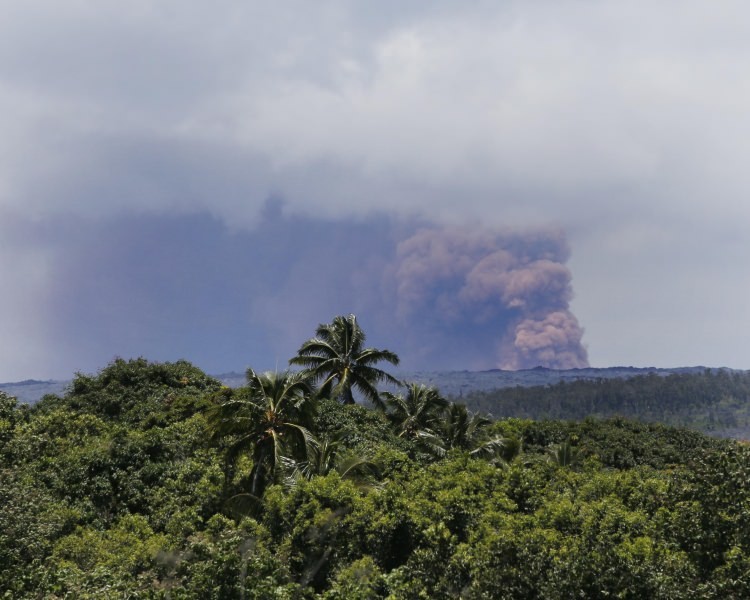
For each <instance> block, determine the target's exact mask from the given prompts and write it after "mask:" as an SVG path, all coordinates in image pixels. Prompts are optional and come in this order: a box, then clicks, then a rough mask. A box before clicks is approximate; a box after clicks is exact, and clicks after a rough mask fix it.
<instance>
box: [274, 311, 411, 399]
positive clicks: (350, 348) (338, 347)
mask: <svg viewBox="0 0 750 600" xmlns="http://www.w3.org/2000/svg"><path fill="white" fill-rule="evenodd" d="M364 344H365V333H364V331H362V328H361V327H360V326H359V324H358V323H357V317H355V316H354V315H349V316H347V317H344V316H338V317H335V318H334V319H333V322H331V323H328V324H321V325H319V326H318V329H317V330H316V332H315V337H314V338H312V339H310V340H308V341H306V342H305V343H304V344H302V346H301V347H300V349H299V350H298V351H297V356H295V357H294V358H292V359H291V360H290V361H289V363H290V364H292V365H300V366H302V367H304V371H303V373H305V374H306V375H307V376H308V377H310V379H311V380H312V381H314V382H318V381H321V380H322V383H321V384H320V395H321V396H327V397H330V398H338V399H339V400H340V401H341V403H342V404H354V396H353V394H352V389H353V388H354V389H357V390H358V391H359V392H360V393H361V394H362V395H363V396H364V397H365V398H366V399H367V400H369V401H370V402H372V403H373V404H375V405H376V406H380V407H382V404H381V401H380V396H379V395H378V391H377V389H376V388H375V385H376V384H378V383H380V382H383V381H387V382H389V383H392V384H395V385H398V384H399V383H400V382H399V381H398V380H397V379H396V378H395V377H392V376H391V375H389V374H388V373H386V372H385V371H382V370H380V369H378V368H376V367H375V366H374V365H376V364H377V363H380V362H383V361H385V362H389V363H391V364H392V365H398V363H399V358H398V356H397V355H396V354H394V353H393V352H391V351H390V350H378V349H377V348H365V347H364Z"/></svg>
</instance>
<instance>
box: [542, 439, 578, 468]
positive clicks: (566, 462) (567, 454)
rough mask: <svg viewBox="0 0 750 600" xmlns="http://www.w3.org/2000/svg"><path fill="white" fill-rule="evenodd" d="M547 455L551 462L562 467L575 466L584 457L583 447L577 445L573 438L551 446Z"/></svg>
mask: <svg viewBox="0 0 750 600" xmlns="http://www.w3.org/2000/svg"><path fill="white" fill-rule="evenodd" d="M546 456H547V460H548V461H549V462H551V463H552V464H555V465H557V466H560V467H575V466H577V465H578V464H579V463H580V462H581V460H582V458H583V455H582V454H581V449H580V448H579V447H578V446H575V445H574V444H573V440H571V439H567V440H565V441H564V442H562V443H561V444H554V445H551V446H549V447H548V448H547V452H546Z"/></svg>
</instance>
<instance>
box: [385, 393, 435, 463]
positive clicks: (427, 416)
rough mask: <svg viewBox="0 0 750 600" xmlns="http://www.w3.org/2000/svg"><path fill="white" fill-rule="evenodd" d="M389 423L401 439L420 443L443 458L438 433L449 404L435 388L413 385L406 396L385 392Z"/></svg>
mask: <svg viewBox="0 0 750 600" xmlns="http://www.w3.org/2000/svg"><path fill="white" fill-rule="evenodd" d="M383 398H384V399H385V405H386V406H387V408H388V419H389V420H390V421H391V423H392V424H393V426H394V427H395V429H396V433H397V434H398V436H399V437H404V438H408V439H411V440H415V441H419V442H421V443H422V445H425V446H427V447H428V448H429V449H430V450H431V451H432V452H433V453H435V454H438V455H440V454H444V453H445V446H444V444H443V442H442V440H441V439H440V436H439V430H440V422H441V419H442V416H443V412H444V411H445V409H446V408H447V407H448V401H447V400H446V399H445V398H443V397H442V396H441V395H440V392H439V391H438V389H437V388H435V387H428V386H426V385H424V384H419V383H410V384H408V385H407V388H406V395H405V396H404V395H402V394H392V393H391V392H383Z"/></svg>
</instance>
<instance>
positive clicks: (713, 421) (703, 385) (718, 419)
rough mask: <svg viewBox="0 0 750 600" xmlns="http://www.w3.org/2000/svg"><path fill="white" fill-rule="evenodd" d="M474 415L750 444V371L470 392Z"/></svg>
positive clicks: (469, 403)
mask: <svg viewBox="0 0 750 600" xmlns="http://www.w3.org/2000/svg"><path fill="white" fill-rule="evenodd" d="M461 401H462V402H464V403H465V404H466V406H467V407H468V408H470V409H471V410H474V411H477V412H482V413H490V414H493V415H497V416H503V417H520V418H527V419H575V420H581V419H584V418H586V417H589V416H594V417H612V416H621V417H626V418H628V419H637V420H640V421H645V422H658V423H666V424H670V425H678V426H681V427H692V428H695V429H699V430H701V431H705V432H710V433H719V434H729V435H733V436H734V437H748V438H750V371H730V370H727V369H707V370H706V371H704V372H702V373H685V374H680V373H675V374H671V375H667V376H660V375H656V374H649V375H642V376H637V377H631V378H628V379H599V380H594V381H591V380H580V381H572V382H565V381H563V382H560V383H556V384H553V385H546V386H534V387H520V386H519V387H513V388H502V389H496V390H491V391H476V392H470V393H468V394H466V395H465V396H463V397H462V398H461Z"/></svg>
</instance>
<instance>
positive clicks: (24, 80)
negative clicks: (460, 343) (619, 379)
mask: <svg viewBox="0 0 750 600" xmlns="http://www.w3.org/2000/svg"><path fill="white" fill-rule="evenodd" d="M749 24H750V9H748V7H747V5H746V4H745V3H741V2H736V1H733V0H726V1H721V2H719V4H711V5H708V4H706V3H704V2H692V1H688V2H685V1H680V2H677V1H676V0H669V1H667V2H662V3H653V2H645V1H644V0H634V1H633V2H628V3H623V2H615V1H614V0H604V1H602V2H598V3H596V4H586V5H585V6H584V5H582V4H581V3H579V2H574V1H565V0H563V1H555V2H552V1H548V0H544V1H542V2H534V3H529V2H520V1H510V2H502V3H491V2H470V3H454V2H433V3H430V4H429V5H427V4H424V3H409V4H408V6H407V5H406V4H405V3H403V2H401V3H398V2H390V1H388V2H380V3H378V6H377V9H373V8H368V7H366V6H361V5H355V4H353V3H350V2H344V1H340V0H331V1H326V2H322V3H316V4H315V5H314V6H313V5H311V4H309V3H303V2H292V3H291V4H290V3H285V4H283V5H281V4H274V5H271V4H266V5H261V4H259V3H254V2H249V3H248V2H242V3H241V2H236V1H234V0H221V1H219V2H216V3H212V4H211V6H208V5H206V6H205V7H204V6H199V5H197V4H195V5H191V6H190V7H189V9H188V8H186V7H185V5H184V3H177V2H173V1H168V2H163V3H160V4H159V6H154V5H153V3H149V2H142V1H136V2H130V3H128V4H127V5H124V4H122V3H115V2H108V1H106V0H105V1H103V2H98V3H96V4H91V3H77V4H74V5H70V4H66V5H65V6H64V7H63V6H61V5H60V4H59V3H55V2H52V1H50V0H41V1H39V2H34V3H28V2H20V1H14V0H11V1H9V2H4V3H2V6H0V130H2V131H3V136H2V138H0V248H1V249H2V252H3V256H1V257H0V269H2V271H0V275H1V276H2V280H3V281H4V282H8V281H10V282H12V284H11V285H12V288H13V290H14V293H13V295H7V296H6V297H5V298H2V299H0V332H2V333H3V339H5V340H9V341H8V342H7V344H8V346H10V347H13V348H19V347H21V346H23V348H24V350H23V351H20V352H19V351H17V350H6V351H5V352H6V354H5V355H3V354H0V359H2V360H5V361H6V362H5V364H6V365H8V366H7V369H8V370H9V372H14V373H15V372H18V373H24V374H26V375H29V376H33V375H38V372H36V371H35V368H34V362H35V361H36V362H39V361H43V362H45V363H47V364H56V363H54V361H55V360H57V358H56V357H55V356H54V355H51V354H54V353H51V351H49V350H48V344H47V342H46V340H47V337H46V335H47V334H46V332H47V331H48V328H47V323H48V321H56V316H55V315H54V314H52V313H53V312H54V310H55V309H53V308H51V305H50V304H48V303H47V302H46V300H45V298H46V295H47V294H49V293H50V292H49V289H50V287H51V286H53V284H54V285H62V284H56V283H54V278H55V277H56V273H57V271H56V269H58V268H61V266H60V264H59V261H60V260H62V259H61V257H65V256H73V255H74V252H75V251H78V250H76V248H79V246H76V240H75V236H73V235H71V236H69V237H65V236H62V235H59V236H58V237H57V238H55V239H56V241H55V242H54V243H53V242H51V241H50V240H49V239H46V235H47V234H44V235H42V234H39V236H36V235H35V234H34V232H35V231H40V229H39V228H44V227H47V230H48V232H49V229H54V228H50V227H49V224H50V223H62V222H67V221H70V222H76V220H83V221H85V222H89V223H94V222H96V223H114V222H118V220H120V219H139V218H140V219H147V220H148V219H156V220H158V219H161V218H164V217H165V216H167V215H168V216H170V217H179V218H184V219H187V220H190V219H191V218H196V216H197V215H200V216H202V217H205V215H207V214H208V215H211V218H213V219H215V220H216V226H217V227H226V228H227V230H228V231H231V232H232V235H237V236H240V238H241V236H242V235H243V232H244V234H247V235H250V233H249V232H257V231H258V230H257V227H258V224H259V223H261V222H262V221H263V217H262V212H263V206H264V202H265V199H266V198H267V197H268V195H269V194H270V193H278V194H280V195H281V196H283V197H284V198H285V202H286V203H285V205H284V209H283V217H284V218H288V219H295V218H297V219H301V220H305V219H307V220H308V222H310V223H312V222H318V223H324V222H328V223H330V222H339V223H349V224H352V223H356V224H359V225H360V226H361V227H360V228H359V229H357V228H355V229H356V230H357V235H359V236H360V237H367V236H366V235H365V233H363V232H364V231H365V229H366V226H367V225H370V224H371V223H372V222H374V221H373V219H375V220H377V218H376V217H374V216H373V215H376V214H380V215H383V214H387V215H389V219H391V222H392V223H396V222H398V223H417V222H419V221H420V219H422V220H423V221H424V222H427V223H429V224H431V225H432V224H437V225H438V226H440V225H450V226H458V227H469V228H473V229H474V230H477V229H484V230H485V231H496V230H498V229H499V228H508V229H510V230H518V231H527V230H528V229H529V228H542V229H545V228H548V227H555V228H558V229H560V230H564V231H565V232H566V235H567V239H568V240H569V243H570V246H571V248H572V250H573V252H572V254H571V256H570V258H569V259H568V258H567V256H566V257H562V256H550V257H544V256H541V255H539V256H537V258H535V259H534V260H535V261H536V264H535V265H533V266H532V264H531V262H529V263H523V269H522V270H521V273H514V269H515V270H518V268H517V267H513V266H510V267H509V268H510V271H505V270H504V269H506V266H505V265H506V264H508V265H510V264H511V263H512V260H511V259H510V258H509V257H508V256H506V255H504V254H503V252H499V254H497V255H495V253H494V252H491V251H489V249H488V248H489V246H487V244H490V242H481V240H482V239H484V238H486V237H487V234H486V233H485V234H479V235H478V239H479V240H480V241H474V242H471V244H473V246H472V245H471V244H469V242H465V246H460V244H459V250H460V251H461V252H464V253H465V254H467V255H471V256H480V258H479V259H478V260H479V263H477V264H475V265H474V266H473V267H472V269H473V273H472V274H471V275H469V273H468V272H466V271H464V270H462V269H463V267H461V268H459V267H458V265H455V264H453V265H448V264H447V265H445V266H444V267H441V268H445V269H453V270H454V276H455V277H457V278H461V277H464V278H465V279H466V281H465V282H464V284H463V285H465V286H466V289H465V290H463V291H461V290H459V289H458V288H456V289H455V290H454V291H455V293H456V294H458V296H457V297H454V295H453V294H452V293H450V294H448V293H447V292H446V291H445V290H443V292H440V293H442V294H443V295H444V296H445V298H444V299H442V300H440V301H439V303H438V304H435V306H436V307H437V306H439V310H441V311H443V313H444V314H446V315H448V314H449V313H450V312H451V311H453V313H454V314H459V315H460V314H462V312H461V311H462V310H465V307H466V306H469V305H471V304H472V303H474V304H475V305H477V306H478V305H480V304H481V303H482V302H483V299H485V298H490V297H491V298H496V299H499V303H500V304H501V305H502V306H507V305H508V304H509V303H512V302H513V301H514V299H515V301H516V302H524V303H526V304H527V306H526V307H525V308H524V309H523V310H527V311H529V314H530V315H532V314H533V319H532V320H533V322H535V323H536V322H540V320H541V321H543V320H544V319H545V318H546V316H539V315H537V314H536V312H535V310H536V308H534V306H536V307H537V308H539V306H544V300H543V299H544V298H550V297H553V296H559V297H561V298H563V297H565V294H566V292H565V289H566V285H567V283H566V275H565V269H568V268H569V269H570V270H572V271H573V272H574V273H575V281H576V292H577V293H576V297H575V298H573V299H570V300H569V301H568V304H569V306H568V307H567V308H566V307H565V306H561V307H559V311H556V312H562V313H564V312H565V310H569V311H572V312H574V313H575V314H576V315H577V316H578V317H579V318H580V319H581V322H583V323H585V325H586V340H587V345H588V348H589V352H590V355H591V358H592V361H593V362H594V363H595V364H597V365H606V364H611V363H614V362H616V363H629V364H659V365H661V366H670V365H674V364H677V363H697V362H707V363H710V364H713V365H720V364H726V365H729V366H736V367H746V366H747V364H748V362H750V353H749V351H748V346H747V343H746V340H745V336H744V335H743V334H742V332H743V331H744V330H745V329H746V324H747V323H748V322H750V313H748V308H747V302H746V301H745V299H746V298H747V295H748V293H750V284H748V280H747V278H745V277H742V276H741V275H739V274H741V273H744V272H745V270H746V264H745V262H746V259H745V258H744V257H746V256H748V255H750V238H748V236H746V235H745V231H744V230H745V228H746V227H745V224H746V223H747V222H750V203H748V202H747V197H748V193H750V185H749V184H748V180H747V177H746V166H745V164H744V163H745V158H744V157H746V156H747V155H748V153H749V152H750V147H749V144H750V118H748V114H747V110H746V107H747V105H748V102H750V89H749V88H748V87H747V86H746V85H745V83H744V82H745V80H746V77H745V73H746V72H747V70H748V67H749V66H750V41H748V40H750V25H749ZM380 218H384V217H380ZM21 222H23V223H25V225H24V226H23V227H20V226H19V225H18V224H19V223H21ZM123 222H124V221H123ZM300 222H301V221H300ZM266 225H268V223H266ZM479 225H481V227H479ZM19 227H20V229H23V230H27V231H31V233H30V234H29V235H28V236H27V237H26V238H23V236H19V235H17V231H18V229H19ZM92 227H93V225H92ZM82 228H83V230H85V229H86V226H82ZM376 229H377V228H376ZM547 230H548V229H547ZM378 231H379V232H380V233H382V230H378ZM407 233H408V232H406V233H404V232H402V233H399V235H398V236H395V238H396V240H395V241H396V242H397V241H399V240H401V241H403V240H405V239H406V238H408V237H409V236H408V234H407ZM411 233H416V230H412V231H411ZM253 235H256V233H253ZM524 235H526V234H524ZM52 237H53V238H54V237H55V236H54V235H52ZM490 237H491V236H490ZM542 237H543V236H542ZM238 239H239V238H238ZM390 241H393V240H390ZM390 241H389V243H390ZM91 243H93V242H91ZM269 243H270V242H269ZM456 243H458V242H456ZM482 243H484V244H485V246H482V245H481V244H482ZM311 244H312V242H311ZM490 245H491V244H490ZM349 246H350V247H355V246H356V244H353V243H350V244H349ZM393 247H395V246H393ZM481 248H484V249H481ZM347 250H348V253H347V254H346V256H347V257H354V256H356V257H357V260H359V261H364V262H361V264H366V265H370V266H368V268H367V269H366V270H365V271H366V272H370V271H369V269H372V272H381V271H382V272H385V271H384V269H385V270H387V268H386V267H387V265H391V267H393V265H395V264H396V262H394V261H396V260H397V257H395V255H394V256H386V255H385V254H382V253H381V252H377V253H371V254H366V253H364V254H363V253H357V252H356V251H354V252H352V251H351V248H348V249H347ZM436 251H437V249H436ZM485 252H486V254H483V253H485ZM323 254H325V251H323V250H321V255H323ZM511 256H512V257H515V256H516V254H514V253H513V252H511ZM84 259H85V257H84ZM347 260H351V261H353V260H354V258H347ZM509 260H510V262H507V261H509ZM389 261H390V262H389ZM532 262H533V261H532ZM384 265H385V266H384ZM561 265H563V266H562V267H561ZM415 268H416V267H415ZM436 268H437V266H436ZM360 272H361V270H360ZM500 272H504V273H506V275H505V276H504V277H503V278H500V277H499V276H497V273H500ZM414 276H415V277H417V278H418V277H420V276H422V275H420V273H419V272H418V271H415V274H414ZM297 279H299V280H300V281H306V282H307V283H308V284H309V285H315V281H314V280H312V279H311V276H310V274H309V273H307V272H304V271H303V272H300V273H298V274H297ZM500 279H503V281H502V283H500ZM430 281H432V280H430ZM696 282H710V285H704V284H702V283H696ZM433 283H434V282H433ZM284 285H285V287H284V289H285V290H288V293H289V294H296V293H302V292H301V288H302V284H299V285H296V284H294V283H292V282H285V284H284ZM347 285H348V286H350V287H351V288H352V289H354V290H365V289H369V290H370V293H369V294H364V293H359V292H358V295H357V296H356V297H357V298H365V297H370V298H373V299H375V298H377V299H379V300H378V301H379V302H381V304H384V305H385V303H386V300H388V301H391V300H393V298H395V297H396V296H394V295H393V294H394V293H395V292H394V291H393V289H392V288H390V287H388V286H389V285H390V284H388V282H387V281H384V282H383V284H382V285H380V286H379V287H376V288H372V287H371V284H370V283H368V278H367V277H365V276H363V275H357V276H355V277H354V278H353V279H352V280H351V281H347ZM446 285H448V283H446ZM450 285H453V283H450ZM368 286H370V287H368ZM545 286H550V287H549V289H547V288H545ZM449 287H450V286H449ZM420 290H421V291H420ZM430 290H431V289H430ZM514 290H518V291H517V292H515V291H514ZM545 290H546V291H545ZM432 292H434V293H436V294H437V293H438V291H437V290H431V291H430V293H432ZM527 292H528V293H527ZM196 293H197V291H196ZM321 293H323V292H321ZM326 293H329V292H326ZM400 293H401V296H399V297H398V298H399V299H398V304H397V307H398V309H399V310H402V311H403V310H407V309H408V307H409V306H410V302H412V298H411V296H410V294H411V295H415V299H414V301H416V299H417V298H416V296H417V295H418V294H422V295H424V294H425V293H426V292H425V289H423V288H418V289H412V290H410V289H409V286H408V285H405V287H403V289H402V290H401V292H400ZM388 294H391V295H390V296H389V295H388ZM514 294H515V295H514ZM535 294H536V295H537V296H539V298H542V300H535V299H534V298H535ZM331 295H332V296H336V295H335V294H331ZM321 297H322V296H321ZM389 299H390V300H389ZM394 301H395V300H394ZM266 302H267V304H268V308H267V309H263V310H261V309H260V308H259V306H260V304H258V305H253V306H254V308H253V310H254V311H255V312H256V313H257V314H261V313H263V312H264V310H265V311H267V312H268V313H269V314H270V313H272V312H273V311H274V310H277V311H280V310H281V308H278V307H282V306H286V302H287V301H286V296H284V295H283V294H282V293H281V292H279V293H278V294H276V295H275V296H274V299H273V300H270V299H269V300H266ZM362 302H364V301H362ZM373 302H375V300H373ZM436 302H437V300H436ZM540 303H541V304H540ZM331 304H332V306H333V305H334V304H335V302H333V301H331ZM340 304H344V302H343V301H342V302H340ZM152 308H153V309H154V310H157V307H155V306H154V307H152ZM71 310H72V309H71ZM482 310H486V309H482ZM514 310H521V309H520V308H515V309H514ZM549 310H552V309H551V308H550V309H549ZM294 312H295V314H297V312H296V311H294ZM315 312H316V311H311V314H305V315H304V316H302V315H300V317H299V321H300V323H301V322H302V321H304V320H305V319H307V318H309V317H312V316H313V315H312V313H315ZM373 314H374V311H373ZM547 314H551V313H547ZM315 318H316V319H320V318H321V317H315ZM487 318H488V319H491V318H492V317H491V316H488V317H487ZM529 318H532V317H529ZM686 323H696V324H700V329H701V331H700V333H699V332H697V330H691V328H689V327H686V326H685V324H686ZM563 329H564V328H563ZM574 330H575V329H574V328H573V329H569V331H571V332H574ZM295 331H296V324H295V325H294V326H292V325H290V326H289V332H288V333H286V334H284V333H279V335H280V336H282V337H284V338H285V339H286V338H289V339H291V338H292V337H293V336H294V332H295ZM113 335H114V334H113ZM508 335H509V337H508V340H510V341H508V342H507V343H508V344H511V345H512V344H515V341H513V340H515V334H513V335H511V334H508ZM576 335H577V334H575V333H571V334H570V336H571V338H570V339H573V338H575V337H576ZM424 337H425V339H426V338H429V335H428V334H427V333H426V332H425V334H424ZM437 337H438V338H439V337H440V336H437ZM550 339H552V338H550ZM615 340H616V341H615ZM439 343H440V341H439V340H436V341H435V344H437V345H439ZM415 351H416V349H415ZM92 352H93V350H92ZM498 352H500V351H499V350H493V351H492V352H489V353H488V355H490V354H491V355H493V356H497V355H498ZM22 356H26V358H22ZM35 357H36V358H35ZM534 360H536V359H535V358H534V354H533V353H531V354H529V358H528V361H529V362H533V361H534ZM11 365H15V366H11Z"/></svg>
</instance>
